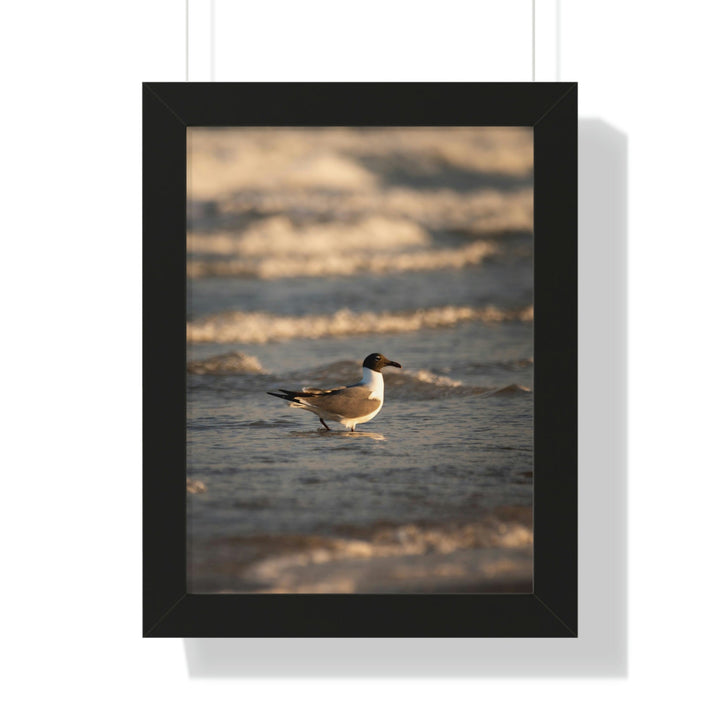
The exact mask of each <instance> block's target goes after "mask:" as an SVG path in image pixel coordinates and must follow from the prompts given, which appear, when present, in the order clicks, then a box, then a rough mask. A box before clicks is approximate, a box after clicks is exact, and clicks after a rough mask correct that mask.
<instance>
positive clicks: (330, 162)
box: [188, 128, 533, 199]
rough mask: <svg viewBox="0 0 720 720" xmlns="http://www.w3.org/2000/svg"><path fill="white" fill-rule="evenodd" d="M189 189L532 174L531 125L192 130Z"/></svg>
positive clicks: (320, 187)
mask: <svg viewBox="0 0 720 720" xmlns="http://www.w3.org/2000/svg"><path fill="white" fill-rule="evenodd" d="M188 157H189V163H188V180H189V187H190V189H191V194H192V195H193V196H194V197H196V198H198V199H202V198H210V197H217V196H218V195H220V194H231V193H233V192H238V191H241V190H268V189H277V188H308V189H313V190H315V191H326V192H327V191H333V192H335V193H339V192H353V191H355V192H357V191H360V190H365V189H368V188H373V187H376V186H378V185H381V184H382V180H383V178H386V177H387V176H400V177H406V176H408V175H409V176H411V177H414V178H419V179H422V178H427V177H432V176H433V175H437V174H442V173H444V174H447V173H448V172H454V173H456V174H492V175H494V176H503V177H507V178H519V179H525V178H527V177H528V176H529V175H530V174H531V173H532V167H533V134H532V131H531V130H528V129H527V128H363V129H358V128H323V129H322V130H318V129H310V128H307V129H304V128H242V129H240V128H233V129H230V128H226V129H223V130H219V129H206V128H192V129H191V130H190V131H189V132H188Z"/></svg>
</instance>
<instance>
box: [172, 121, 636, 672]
mask: <svg viewBox="0 0 720 720" xmlns="http://www.w3.org/2000/svg"><path fill="white" fill-rule="evenodd" d="M578 142H579V238H578V241H579V288H580V289H579V298H578V302H579V317H580V327H579V344H580V347H579V363H580V367H579V403H580V407H579V418H580V419H579V453H580V464H579V478H580V479H579V482H580V487H579V496H580V503H579V528H580V537H579V552H580V567H579V583H580V586H579V601H580V632H579V638H577V639H559V638H549V639H543V638H540V639H527V640H524V639H512V640H510V639H496V638H489V639H482V638H480V639H478V638H465V639H463V638H459V639H458V638H406V639H384V638H383V639H376V638H367V639H365V638H362V639H347V638H322V639H321V638H296V639H285V638H265V639H255V638H237V639H227V638H221V639H210V638H198V639H186V640H185V641H184V647H185V653H186V657H187V664H188V671H189V674H190V676H191V677H283V676H288V677H308V676H319V677H323V676H324V677H342V676H355V677H357V676H366V677H372V676H382V677H387V676H394V677H403V676H406V677H418V676H451V677H458V676H466V677H483V676H485V677H573V676H575V677H593V676H599V677H603V676H604V677H623V676H625V675H626V674H627V338H626V336H627V137H626V136H625V135H624V134H623V133H621V132H619V131H618V130H616V129H614V128H612V127H610V126H609V125H607V124H606V123H604V122H603V121H601V120H595V119H592V120H580V122H579V133H578Z"/></svg>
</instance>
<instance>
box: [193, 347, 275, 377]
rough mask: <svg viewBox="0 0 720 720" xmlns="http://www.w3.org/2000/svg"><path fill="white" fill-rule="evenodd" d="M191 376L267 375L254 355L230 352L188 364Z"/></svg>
mask: <svg viewBox="0 0 720 720" xmlns="http://www.w3.org/2000/svg"><path fill="white" fill-rule="evenodd" d="M187 371H188V372H189V373H190V374H191V375H261V374H264V373H265V370H264V369H263V366H262V365H261V364H260V361H259V360H258V359H257V358H256V357H254V356H253V355H245V354H244V353H241V352H229V353H223V354H222V355H215V356H213V357H211V358H207V359H205V360H194V361H193V362H190V363H188V366H187Z"/></svg>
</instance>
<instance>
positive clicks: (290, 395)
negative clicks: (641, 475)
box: [268, 353, 402, 432]
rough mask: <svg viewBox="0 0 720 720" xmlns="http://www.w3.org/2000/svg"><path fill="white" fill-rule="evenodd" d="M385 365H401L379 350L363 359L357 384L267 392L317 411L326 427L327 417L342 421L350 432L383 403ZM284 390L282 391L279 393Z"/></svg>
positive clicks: (366, 419) (299, 406) (371, 415)
mask: <svg viewBox="0 0 720 720" xmlns="http://www.w3.org/2000/svg"><path fill="white" fill-rule="evenodd" d="M386 365H392V366H394V367H398V368H399V367H402V365H400V363H397V362H395V361H394V360H388V359H387V358H386V357H385V356H384V355H381V354H380V353H372V354H371V355H368V356H367V357H366V358H365V360H363V378H362V380H361V381H360V382H359V383H355V384H354V385H343V386H342V387H337V388H332V389H330V390H320V389H319V388H312V387H307V388H303V389H302V390H282V389H280V392H279V393H274V392H268V395H274V396H275V397H279V398H281V399H282V400H287V401H288V403H289V405H290V407H294V408H302V409H303V410H309V411H310V412H313V413H315V414H316V415H317V416H318V417H319V418H320V422H321V423H322V424H323V426H324V427H325V429H326V430H330V428H329V427H328V425H327V423H326V422H325V421H326V420H333V421H334V422H339V423H342V424H343V425H344V426H345V427H346V428H350V431H351V432H354V431H355V426H356V425H360V423H366V422H367V421H368V420H372V419H373V418H374V417H375V416H376V415H377V414H378V413H379V412H380V408H381V407H382V406H383V391H384V388H385V384H384V382H383V376H382V369H383V368H384V367H385V366H386ZM280 393H282V394H280Z"/></svg>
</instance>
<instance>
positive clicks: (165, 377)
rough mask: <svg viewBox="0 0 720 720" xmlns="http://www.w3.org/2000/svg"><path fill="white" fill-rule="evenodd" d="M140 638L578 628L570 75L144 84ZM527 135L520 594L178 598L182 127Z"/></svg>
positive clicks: (182, 541)
mask: <svg viewBox="0 0 720 720" xmlns="http://www.w3.org/2000/svg"><path fill="white" fill-rule="evenodd" d="M142 92H143V475H144V479H143V584H144V587H143V636H144V637H577V635H578V596H577V587H578V569H577V561H578V543H577V399H578V394H577V339H578V334H577V259H578V256H577V92H578V90H577V84H576V83H145V84H144V85H143V89H142ZM261 125H268V126H333V125H334V126H360V125H369V126H431V125H436V126H480V125H483V126H531V127H533V128H534V213H535V222H534V292H535V302H534V334H535V338H534V348H535V389H534V393H535V420H534V443H535V457H534V513H533V514H534V584H533V591H532V592H531V593H528V594H458V595H452V594H427V595H412V594H397V595H363V594H358V595H298V594H287V595H272V594H268V595H262V594H261V595H253V594H247V595H244V594H217V595H193V594H189V593H188V592H187V591H186V529H185V513H186V487H185V474H186V467H185V440H186V435H185V434H186V418H185V399H186V398H185V392H186V390H185V388H186V315H185V303H186V162H187V158H186V130H187V128H188V127H191V126H261Z"/></svg>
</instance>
